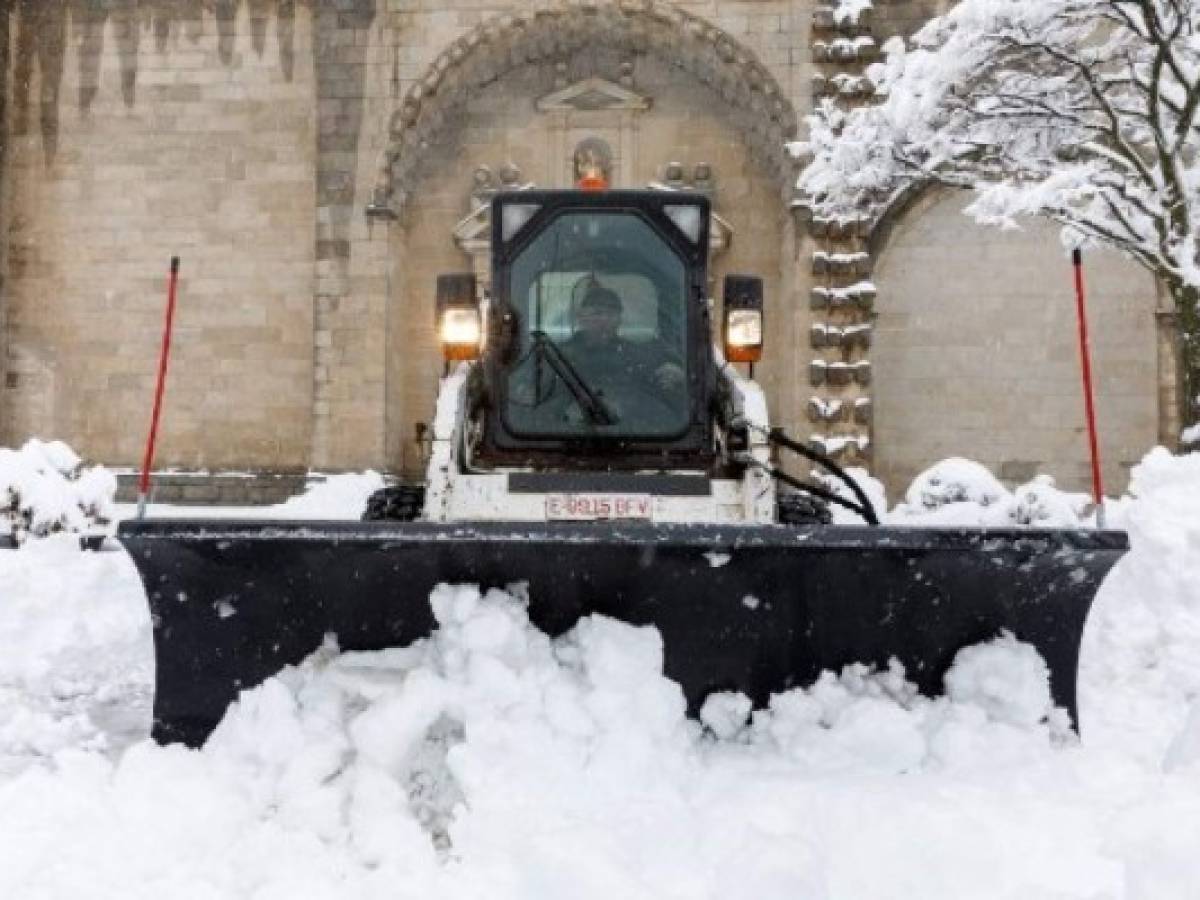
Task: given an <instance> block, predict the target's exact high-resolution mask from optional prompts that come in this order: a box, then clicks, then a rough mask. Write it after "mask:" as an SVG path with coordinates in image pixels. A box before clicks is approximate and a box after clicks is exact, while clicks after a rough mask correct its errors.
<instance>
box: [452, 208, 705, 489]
mask: <svg viewBox="0 0 1200 900" xmlns="http://www.w3.org/2000/svg"><path fill="white" fill-rule="evenodd" d="M708 222H709V208H708V201H707V200H706V198H704V197H703V196H700V195H696V194H686V193H675V192H662V191H612V192H605V193H591V192H581V191H520V192H512V193H504V194H500V195H498V196H497V197H496V198H495V200H494V201H493V208H492V294H493V296H492V298H491V301H490V303H489V304H488V308H487V316H486V318H487V322H486V324H485V331H486V335H487V337H486V340H485V349H484V354H483V360H482V366H481V369H480V371H481V372H482V374H483V382H484V391H483V392H484V393H485V395H486V397H487V401H488V402H487V404H486V413H485V417H484V418H485V421H484V427H483V430H482V434H481V440H480V441H479V443H478V445H477V446H476V448H475V454H474V456H475V457H476V458H477V459H478V460H479V461H481V462H484V463H488V462H490V463H493V464H496V465H520V466H529V467H534V468H584V469H596V468H605V469H640V468H667V467H671V468H694V469H704V468H706V467H708V466H709V465H710V464H711V463H712V461H713V458H714V450H713V435H712V425H711V422H710V419H711V417H710V416H709V415H708V410H709V408H710V398H711V395H712V390H713V379H714V373H713V364H712V353H711V346H710V342H711V337H710V335H711V327H710V315H709V309H708V303H707V299H706V289H705V288H706V279H707V262H708V260H707V251H708Z"/></svg>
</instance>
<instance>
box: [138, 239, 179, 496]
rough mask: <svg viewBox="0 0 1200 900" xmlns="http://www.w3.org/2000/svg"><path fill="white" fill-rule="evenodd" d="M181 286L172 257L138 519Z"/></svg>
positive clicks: (146, 488) (147, 482) (146, 492)
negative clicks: (176, 292) (176, 291)
mask: <svg viewBox="0 0 1200 900" xmlns="http://www.w3.org/2000/svg"><path fill="white" fill-rule="evenodd" d="M178 284H179V257H178V256H172V257H171V277H170V280H169V281H168V282H167V322H166V325H165V326H164V327H163V337H162V350H161V351H160V352H159V355H158V382H157V384H156V385H155V387H154V411H153V412H151V414H150V434H149V435H148V436H147V437H146V454H145V456H143V457H142V477H141V479H140V480H139V481H138V512H137V515H138V518H139V519H144V518H145V517H146V498H147V497H148V496H149V494H150V466H151V465H152V464H153V463H154V443H155V441H156V440H157V439H158V417H159V414H160V413H161V412H162V398H163V388H164V387H165V386H166V382H167V360H168V359H169V358H170V356H171V328H172V325H173V324H174V322H175V288H176V286H177V285H178Z"/></svg>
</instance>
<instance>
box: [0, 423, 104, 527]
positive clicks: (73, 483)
mask: <svg viewBox="0 0 1200 900" xmlns="http://www.w3.org/2000/svg"><path fill="white" fill-rule="evenodd" d="M116 491H117V479H116V478H115V477H114V476H113V474H112V473H111V472H109V471H108V470H106V469H104V468H102V467H99V466H94V467H91V468H84V466H83V463H82V461H81V460H80V458H79V457H78V456H77V455H76V454H75V451H73V450H72V449H71V448H70V447H68V446H67V445H66V444H64V443H62V442H61V441H50V442H43V441H39V440H37V439H32V440H30V441H28V442H27V443H26V444H25V445H24V446H23V447H22V448H21V449H20V450H12V449H9V448H8V447H0V536H9V537H11V538H14V539H15V540H16V542H17V543H18V544H20V543H23V542H24V541H25V540H26V539H27V538H28V537H30V536H33V537H43V536H45V535H47V534H53V533H56V532H63V531H65V532H83V531H91V530H96V531H100V530H103V529H104V528H105V527H106V526H108V525H109V523H110V522H111V521H112V519H113V496H114V495H115V494H116Z"/></svg>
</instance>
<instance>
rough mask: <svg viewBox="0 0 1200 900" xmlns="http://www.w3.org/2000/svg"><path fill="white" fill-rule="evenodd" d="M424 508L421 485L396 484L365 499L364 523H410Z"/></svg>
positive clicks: (423, 493)
mask: <svg viewBox="0 0 1200 900" xmlns="http://www.w3.org/2000/svg"><path fill="white" fill-rule="evenodd" d="M424 506H425V486H424V485H423V484H398V485H396V486H395V487H385V488H380V489H379V490H377V491H376V492H375V493H373V494H372V495H371V496H370V497H369V498H368V499H367V508H366V509H365V510H364V511H363V514H362V520H363V521H364V522H411V521H413V520H414V519H416V518H417V516H419V515H421V510H422V508H424Z"/></svg>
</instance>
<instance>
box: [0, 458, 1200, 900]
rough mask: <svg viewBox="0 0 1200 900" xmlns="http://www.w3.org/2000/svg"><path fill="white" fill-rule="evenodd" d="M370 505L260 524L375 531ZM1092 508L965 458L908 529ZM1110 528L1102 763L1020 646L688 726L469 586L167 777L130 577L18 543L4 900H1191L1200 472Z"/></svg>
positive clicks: (649, 638) (605, 623) (0, 794)
mask: <svg viewBox="0 0 1200 900" xmlns="http://www.w3.org/2000/svg"><path fill="white" fill-rule="evenodd" d="M45 446H48V445H43V450H44V448H45ZM44 456H45V453H43V457H44ZM13 458H14V456H13V455H12V454H10V456H9V457H8V458H7V459H8V461H9V462H10V463H13ZM69 461H70V460H66V462H69ZM27 462H28V460H26V461H25V463H27ZM60 462H62V460H60ZM25 463H23V465H24V464H25ZM13 465H15V463H14V464H13ZM43 468H45V467H43ZM49 468H51V469H53V468H54V465H50V466H49ZM67 468H70V467H67ZM76 474H78V473H77V471H76ZM4 475H5V471H4V468H3V466H2V465H0V482H2V481H3V478H4ZM46 477H51V476H50V474H47V475H46ZM91 477H92V478H98V477H99V476H95V475H93V476H91ZM64 478H65V480H66V481H67V483H68V484H74V483H75V481H77V480H78V479H77V478H76V477H75V474H70V475H64ZM26 479H27V480H26V481H25V482H23V483H25V484H28V483H29V481H28V477H27V476H26ZM377 484H378V478H377V476H374V475H370V474H368V475H361V476H345V477H342V478H334V479H331V480H330V481H328V482H326V483H325V484H324V485H323V486H321V487H320V488H318V489H316V490H314V491H312V492H310V493H309V494H307V495H306V496H305V497H303V498H298V499H297V500H294V501H292V502H291V503H290V504H289V505H288V506H287V508H286V509H281V508H275V509H274V510H272V511H269V514H272V515H284V516H309V517H313V518H325V517H355V516H356V515H357V513H358V510H359V509H361V506H362V502H363V498H364V497H365V495H366V494H367V493H368V492H369V491H370V490H371V489H372V488H373V487H375V486H376V485H377ZM91 491H92V489H91V488H88V489H87V490H82V489H81V491H77V492H76V494H71V493H70V491H69V490H66V489H62V490H58V491H57V492H56V493H54V494H52V495H45V494H43V495H42V497H43V499H42V501H41V502H42V504H43V509H42V513H40V514H39V515H41V514H44V513H45V512H46V508H45V505H46V504H54V503H64V504H67V505H70V504H71V503H77V502H78V500H77V499H72V498H76V497H78V496H84V497H87V498H89V499H91V500H93V501H94V500H95V497H94V496H92V493H89V492H91ZM0 496H2V495H0ZM47 497H49V498H50V499H46V498H47ZM95 505H96V504H94V503H93V506H95ZM1085 506H1086V503H1085V500H1084V498H1079V497H1076V496H1073V495H1066V494H1062V493H1060V492H1057V491H1055V490H1054V489H1053V488H1052V486H1050V485H1048V484H1046V483H1045V482H1038V483H1035V484H1033V485H1029V486H1026V487H1025V488H1023V489H1020V490H1018V491H1016V492H1009V491H1007V490H1005V489H1004V488H1003V487H1002V486H1000V485H999V484H997V483H995V481H994V479H991V478H990V476H987V475H986V473H984V472H981V471H980V470H979V469H978V468H977V467H975V466H973V464H970V463H967V462H965V461H958V460H948V461H946V462H944V463H942V464H940V465H939V466H938V467H936V468H935V469H934V470H931V472H930V473H927V474H926V475H925V476H923V478H922V479H918V482H917V483H916V484H914V486H913V488H912V489H911V490H910V491H909V492H908V494H907V495H906V497H905V498H904V501H903V503H901V504H900V505H898V506H897V507H896V508H895V509H894V510H893V511H892V513H891V514H890V516H889V518H891V519H892V520H893V521H913V522H922V523H926V522H929V521H936V522H968V521H970V522H977V523H979V524H1001V523H1032V524H1070V523H1075V522H1078V521H1081V520H1083V519H1084V517H1086V516H1087V515H1088V511H1087V510H1086V509H1085ZM60 512H61V511H60ZM223 512H226V513H228V512H230V511H228V510H226V511H223ZM123 513H125V514H127V510H123V509H121V508H117V509H116V510H115V511H113V512H112V514H113V515H117V516H119V515H121V514H123ZM1109 516H1110V524H1116V525H1118V526H1119V527H1124V528H1127V529H1128V530H1129V531H1130V534H1131V539H1132V543H1133V549H1132V551H1131V552H1130V553H1129V555H1128V556H1127V557H1126V558H1125V559H1124V561H1123V562H1122V563H1121V564H1120V565H1119V566H1118V567H1117V569H1115V570H1114V572H1113V573H1112V575H1111V576H1110V577H1109V579H1108V581H1107V582H1106V583H1105V585H1104V587H1103V588H1102V590H1101V593H1100V596H1099V597H1098V598H1097V601H1096V604H1095V607H1094V611H1093V615H1092V617H1091V620H1090V622H1089V628H1088V632H1087V635H1086V637H1085V646H1084V656H1083V665H1082V671H1081V707H1082V709H1081V714H1082V718H1083V738H1082V739H1081V740H1078V741H1077V740H1074V739H1073V738H1071V737H1070V736H1069V735H1064V733H1063V731H1062V729H1061V727H1059V726H1058V725H1057V724H1056V721H1057V717H1055V716H1053V715H1048V712H1049V710H1048V709H1047V704H1048V699H1047V698H1048V694H1047V689H1046V681H1045V674H1044V670H1043V669H1042V664H1041V662H1040V660H1039V659H1037V658H1036V656H1035V655H1031V654H1030V653H1029V651H1028V648H1025V647H1023V646H1022V645H1019V644H1016V643H1015V642H1012V641H1006V640H1003V639H1002V640H998V641H996V642H994V643H993V644H990V645H986V646H984V647H980V648H975V649H974V650H973V651H971V652H970V653H966V654H963V655H962V656H961V657H960V660H959V662H958V664H957V665H956V666H955V668H954V670H953V671H952V673H951V677H950V678H949V679H948V681H949V684H948V694H947V696H945V697H942V698H938V699H927V698H922V697H918V696H916V695H915V694H914V692H913V691H912V690H911V688H910V687H908V686H907V685H906V684H905V682H904V680H903V677H902V675H901V674H900V673H898V672H885V673H876V674H871V673H868V672H866V671H864V670H862V669H859V668H855V667H851V668H850V669H848V670H846V671H845V672H843V673H839V674H837V675H832V674H831V675H829V676H828V677H827V678H826V679H824V680H823V681H821V682H820V683H818V684H817V685H815V686H813V687H812V688H810V689H808V690H803V691H793V692H790V693H788V694H785V695H781V696H778V697H777V698H776V699H775V701H774V702H773V703H772V705H771V708H770V709H768V710H764V711H758V712H755V713H753V714H752V715H751V714H749V711H748V709H747V708H746V704H744V703H743V702H742V700H741V699H740V698H738V697H732V696H722V697H717V698H714V699H712V700H711V701H710V702H709V704H708V705H706V707H705V709H704V711H703V715H702V722H696V721H692V720H688V719H687V718H686V717H685V716H684V705H683V700H682V696H681V694H680V692H679V689H678V688H677V686H676V685H674V684H673V683H671V682H669V681H667V680H666V679H664V678H663V677H662V672H661V654H662V651H661V644H660V641H659V637H658V635H657V633H656V632H654V631H652V630H648V629H636V628H633V627H630V626H627V625H624V624H621V623H618V622H615V621H612V620H607V619H603V618H598V617H597V618H592V619H588V620H585V621H583V622H582V623H580V625H579V626H578V627H577V628H576V629H575V630H574V631H573V632H572V633H570V634H569V635H567V636H566V637H565V638H562V639H559V640H557V641H552V640H550V639H549V638H547V637H546V636H545V635H543V634H541V633H539V632H538V631H537V630H536V629H534V628H532V627H531V626H530V624H529V622H528V620H527V618H526V616H525V611H524V607H523V605H522V603H521V601H520V598H516V597H512V596H508V595H505V594H503V593H500V592H492V593H490V594H488V595H487V596H482V597H481V596H480V595H479V593H478V591H476V590H474V589H473V588H471V587H469V586H457V587H444V588H440V589H439V590H438V591H437V592H435V594H434V596H433V597H432V598H431V603H432V604H433V608H434V611H435V613H436V615H437V618H438V621H439V623H440V628H439V630H438V631H437V632H436V633H435V634H434V635H433V636H432V637H431V638H430V639H429V640H427V641H424V642H421V643H419V644H417V645H415V646H413V647H410V648H400V649H396V650H392V651H387V652H383V653H373V654H338V653H336V652H335V651H334V650H333V649H332V648H329V649H327V650H326V651H323V652H321V653H318V654H317V655H315V656H314V657H313V658H311V659H310V660H309V661H308V662H307V663H306V664H305V665H303V666H301V667H298V668H296V669H292V670H288V671H286V672H284V673H281V675H280V676H279V677H277V678H274V679H271V680H270V681H268V682H267V683H266V684H264V685H262V686H261V687H259V688H257V689H255V690H253V691H250V692H248V693H246V694H244V695H243V698H242V700H241V701H240V703H239V704H237V705H236V706H235V707H233V708H232V709H231V710H230V712H229V714H228V716H227V717H226V719H225V721H224V722H223V723H222V725H221V727H220V728H219V729H218V731H217V732H216V733H215V734H214V736H213V738H212V739H211V740H210V741H209V743H208V744H207V745H206V746H205V748H204V749H203V750H201V751H189V750H185V749H183V748H181V747H177V746H176V747H158V746H156V745H154V744H152V743H151V742H149V741H147V740H146V739H145V734H146V733H147V730H148V719H149V712H148V708H149V697H150V689H151V688H150V685H151V682H152V666H153V662H152V655H151V646H150V626H149V622H148V620H147V613H146V610H145V607H144V598H143V596H142V592H141V588H140V585H139V583H138V580H137V575H136V573H135V571H134V569H133V567H132V565H131V563H130V562H129V560H128V559H127V557H125V555H124V554H123V553H122V552H120V551H115V552H102V553H91V552H80V551H79V550H78V545H77V542H76V541H75V540H74V539H72V538H71V537H70V536H69V535H58V536H55V535H51V536H49V537H46V538H41V539H30V540H27V541H25V543H24V544H23V546H22V548H21V549H19V550H9V551H0V897H3V898H10V897H11V898H20V900H26V898H32V900H40V898H58V897H72V898H76V897H81V896H83V897H98V898H106V897H113V898H116V897H120V898H123V900H130V898H141V897H147V898H150V897H154V898H162V897H171V898H205V900H207V898H242V897H245V898H255V900H274V898H289V900H291V898H343V897H356V898H357V897H367V898H371V897H379V898H383V897H387V898H406V897H413V898H417V897H421V898H427V897H440V898H475V897H479V898H483V897H486V898H488V900H496V898H507V897H512V898H518V897H520V898H540V897H547V898H550V897H554V898H560V897H572V898H593V897H594V898H605V900H611V898H618V897H619V898H641V897H646V898H651V897H653V898H663V897H677V898H714V900H715V898H721V900H725V898H742V897H745V898H788V900H817V898H821V900H841V898H847V900H850V898H853V900H864V898H881V900H882V898H888V900H893V898H921V900H937V898H956V900H958V898H968V897H969V898H1014V900H1015V898H1021V900H1025V898H1045V900H1050V898H1054V900H1068V898H1070V900H1075V898H1078V900H1084V898H1086V900H1102V898H1103V900H1117V898H1121V900H1126V898H1136V900H1174V898H1178V900H1183V898H1195V897H1200V850H1198V849H1197V848H1200V702H1197V701H1196V698H1198V697H1200V663H1198V662H1197V660H1200V455H1192V456H1185V457H1172V456H1170V455H1169V454H1167V453H1165V452H1164V451H1155V452H1153V453H1151V454H1150V455H1149V456H1148V457H1147V458H1146V460H1145V461H1143V463H1142V464H1141V465H1140V466H1139V467H1138V469H1137V471H1136V472H1135V477H1134V481H1133V485H1132V488H1131V495H1130V496H1128V497H1126V498H1122V499H1120V500H1116V501H1113V502H1112V503H1111V504H1110V509H1109ZM44 517H47V518H50V519H53V518H54V516H44ZM85 518H86V517H85ZM72 527H73V526H72Z"/></svg>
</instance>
